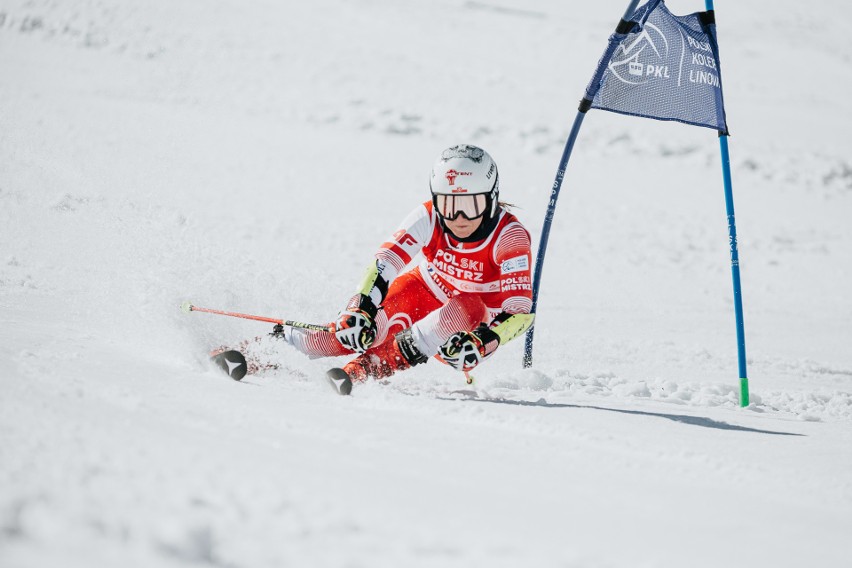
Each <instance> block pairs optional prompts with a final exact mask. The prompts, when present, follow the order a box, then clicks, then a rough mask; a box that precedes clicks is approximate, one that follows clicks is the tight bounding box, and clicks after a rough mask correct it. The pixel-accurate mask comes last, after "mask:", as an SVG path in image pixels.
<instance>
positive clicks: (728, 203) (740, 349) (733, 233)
mask: <svg viewBox="0 0 852 568" xmlns="http://www.w3.org/2000/svg"><path fill="white" fill-rule="evenodd" d="M704 5H705V7H706V9H707V10H713V0H705V2H704ZM719 150H720V152H721V155H722V179H723V180H724V182H725V209H726V211H727V214H728V241H729V243H730V246H731V278H732V279H733V283H734V315H735V317H736V321H737V361H738V363H739V374H740V406H742V407H745V406H748V404H749V394H748V374H747V372H746V350H745V324H744V322H743V293H742V286H741V284H740V254H739V250H738V249H737V224H736V220H735V217H734V190H733V183H732V181H731V156H730V153H729V152H728V133H727V132H719Z"/></svg>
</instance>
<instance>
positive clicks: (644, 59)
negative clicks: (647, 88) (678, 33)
mask: <svg viewBox="0 0 852 568" xmlns="http://www.w3.org/2000/svg"><path fill="white" fill-rule="evenodd" d="M668 59H669V41H668V39H666V36H665V34H664V33H663V32H662V31H661V30H660V28H658V27H657V26H655V25H654V24H652V23H650V22H645V26H644V27H643V28H642V32H641V33H639V34H637V35H636V37H635V38H632V39H630V40H625V41H624V43H622V44H621V45H620V46H619V47H618V49H616V51H615V55H613V57H612V60H611V61H610V62H609V66H608V67H609V70H610V71H611V72H612V74H613V75H615V76H616V78H618V80H619V81H621V82H622V83H627V84H629V85H641V84H643V83H647V82H648V81H650V80H651V79H654V78H659V79H668V78H669V66H668V65H666V63H667V62H668ZM625 67H627V73H625V69H624V68H625Z"/></svg>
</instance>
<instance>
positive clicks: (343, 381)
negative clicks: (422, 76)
mask: <svg viewBox="0 0 852 568" xmlns="http://www.w3.org/2000/svg"><path fill="white" fill-rule="evenodd" d="M325 376H326V378H327V379H328V382H329V384H331V387H332V388H333V389H334V391H335V392H336V393H337V394H342V395H348V394H351V393H352V379H350V378H349V375H347V374H346V371H344V370H343V369H339V368H334V369H329V370H328V372H326V374H325Z"/></svg>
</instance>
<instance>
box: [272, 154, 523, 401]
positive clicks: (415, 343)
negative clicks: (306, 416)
mask: <svg viewBox="0 0 852 568" xmlns="http://www.w3.org/2000/svg"><path fill="white" fill-rule="evenodd" d="M430 188H431V191H432V199H431V201H427V202H425V203H423V204H422V205H419V206H418V207H417V208H416V209H415V210H414V211H412V212H411V213H410V214H409V215H408V217H407V218H406V219H405V220H404V221H403V223H402V225H401V226H400V229H399V230H398V231H397V232H395V233H394V234H393V236H392V237H391V239H390V240H388V241H387V242H385V243H384V244H383V245H382V246H381V248H380V249H379V251H378V252H377V253H376V254H375V256H374V258H373V260H372V261H371V262H370V265H369V267H368V268H367V271H366V274H365V275H364V278H363V280H362V281H361V283H360V284H359V285H358V288H357V290H356V293H355V295H354V296H352V298H350V299H349V301H348V302H347V304H346V307H345V308H344V309H343V310H342V311H341V312H340V314H339V316H338V318H337V320H336V322H335V323H334V333H331V332H324V331H307V330H303V329H297V328H287V329H285V330H283V331H281V332H279V333H278V334H277V335H278V337H280V338H282V339H283V340H285V341H286V342H288V343H289V344H291V345H292V346H293V347H295V348H296V349H298V350H299V351H301V352H303V353H305V354H307V355H308V356H309V357H311V358H316V357H329V356H340V355H346V354H348V353H358V354H359V355H358V356H357V357H356V358H355V359H353V360H352V361H350V362H349V363H347V364H346V365H345V366H344V367H343V368H342V369H332V370H330V371H329V373H328V374H329V379H330V380H331V382H332V384H333V385H334V386H335V387H336V388H337V389H338V391H339V392H342V393H343V394H348V393H349V391H350V390H351V385H352V382H356V383H357V382H363V381H365V380H366V379H367V378H369V377H373V378H384V377H389V376H390V375H392V374H393V373H395V372H397V371H401V370H404V369H408V368H409V367H412V366H414V365H419V364H421V363H425V362H426V361H427V360H428V359H429V357H431V356H437V358H439V359H441V360H442V361H443V362H444V363H447V364H448V365H450V366H452V367H454V368H455V369H458V370H460V371H465V372H467V371H470V370H471V369H473V368H474V367H476V366H477V365H478V364H479V363H481V362H482V361H483V360H485V359H487V358H488V357H489V356H490V355H491V354H493V353H494V351H495V350H496V349H497V347H498V346H499V345H502V344H504V343H506V342H508V341H510V340H511V339H514V338H515V337H518V336H519V335H520V334H522V333H523V332H524V331H525V330H526V329H527V328H528V327H529V326H530V325H531V324H532V320H533V317H534V316H533V314H530V310H531V307H532V279H531V276H530V259H531V254H530V236H529V233H528V232H527V230H526V229H525V228H524V227H523V225H521V223H520V222H519V221H518V220H517V219H516V218H515V216H514V215H512V214H511V213H509V212H508V211H507V210H506V207H505V205H504V204H503V203H502V202H500V201H499V199H498V197H499V176H498V173H497V165H496V164H495V163H494V160H493V159H492V158H491V156H490V155H489V154H488V153H487V152H485V151H484V150H482V149H481V148H478V147H476V146H470V145H458V146H453V147H451V148H448V149H446V150H444V151H443V152H442V153H441V155H440V156H439V157H438V159H437V160H436V161H435V164H434V166H433V168H432V177H431V182H430ZM420 252H422V253H423V257H424V258H423V261H422V262H421V263H420V264H419V265H418V266H416V267H415V268H413V269H411V270H409V271H407V272H403V269H404V268H405V266H406V265H407V264H408V263H409V262H410V261H411V260H412V258H414V256H415V255H416V254H417V253H420Z"/></svg>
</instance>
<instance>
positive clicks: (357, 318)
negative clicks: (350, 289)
mask: <svg viewBox="0 0 852 568" xmlns="http://www.w3.org/2000/svg"><path fill="white" fill-rule="evenodd" d="M378 312H379V309H378V308H377V307H376V305H375V304H374V303H373V301H372V300H371V299H370V297H369V296H365V295H364V294H355V295H354V296H352V298H351V299H350V300H349V303H348V304H346V307H345V308H344V309H343V311H341V312H340V315H338V316H337V321H336V322H335V325H334V336H335V337H336V338H337V341H339V342H340V344H341V345H343V346H344V347H347V348H349V349H351V350H352V351H355V352H356V353H363V352H364V351H366V350H367V349H369V348H370V347H371V346H372V345H373V342H374V341H375V340H376V314H377V313H378Z"/></svg>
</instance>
